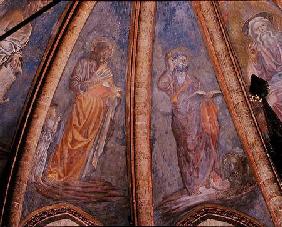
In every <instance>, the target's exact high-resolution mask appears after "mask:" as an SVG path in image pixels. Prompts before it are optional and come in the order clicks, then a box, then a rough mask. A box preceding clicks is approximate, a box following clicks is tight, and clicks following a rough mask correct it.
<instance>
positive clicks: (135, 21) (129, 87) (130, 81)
mask: <svg viewBox="0 0 282 227" xmlns="http://www.w3.org/2000/svg"><path fill="white" fill-rule="evenodd" d="M140 5H141V3H140V1H134V2H133V3H132V9H131V15H130V18H131V23H130V32H129V45H128V66H127V81H126V113H125V119H126V141H127V146H126V150H127V163H128V178H129V179H130V180H129V191H130V195H131V196H130V210H131V220H130V221H131V224H134V225H137V208H136V187H135V186H136V185H135V169H134V166H135V160H134V157H135V154H134V152H135V150H134V140H133V139H132V138H133V136H134V86H135V71H136V53H137V34H138V26H139V15H140Z"/></svg>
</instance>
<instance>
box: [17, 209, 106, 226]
mask: <svg viewBox="0 0 282 227" xmlns="http://www.w3.org/2000/svg"><path fill="white" fill-rule="evenodd" d="M60 219H70V220H71V221H73V222H75V223H77V224H78V225H79V226H103V224H102V222H100V221H99V220H98V219H96V218H94V217H93V216H91V215H90V214H88V213H86V212H84V211H83V210H81V209H80V208H78V207H76V206H74V205H71V204H66V203H60V204H54V205H51V206H46V207H43V208H40V209H38V210H35V211H33V212H32V213H30V214H29V215H28V216H27V217H26V218H25V220H23V221H22V222H21V224H20V226H24V227H36V226H45V225H47V224H49V223H52V222H54V221H57V220H60Z"/></svg>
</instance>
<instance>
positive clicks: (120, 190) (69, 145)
mask: <svg viewBox="0 0 282 227" xmlns="http://www.w3.org/2000/svg"><path fill="white" fill-rule="evenodd" d="M130 9H131V7H130V3H129V2H99V3H97V5H96V6H95V8H94V9H93V12H92V13H91V14H90V16H89V18H88V20H87V22H86V25H85V26H84V28H83V30H82V32H81V34H80V36H79V39H78V41H77V43H76V44H75V47H74V49H73V52H72V54H71V56H70V58H69V60H68V63H67V66H66V68H65V71H64V73H63V75H62V77H61V80H60V83H59V85H58V87H57V90H56V92H55V95H54V97H53V100H52V103H51V106H50V108H49V110H48V114H47V118H46V121H45V124H44V127H43V130H42V133H41V138H40V141H39V143H38V145H37V151H36V156H35V158H34V168H33V170H32V172H31V176H30V179H29V184H28V189H27V191H26V194H25V202H24V210H23V214H22V219H24V218H25V217H26V216H27V215H28V214H29V213H30V212H32V211H34V210H36V209H38V208H41V207H44V206H46V205H50V204H55V203H59V202H60V203H70V204H73V205H75V206H78V207H80V208H81V209H83V210H84V211H86V212H88V213H89V214H91V215H93V216H94V217H97V218H98V219H99V220H100V221H101V222H102V223H103V224H106V225H128V220H129V219H128V217H129V196H128V179H127V168H126V144H125V141H126V139H125V128H124V127H125V126H124V124H125V82H126V67H127V47H128V33H129V23H130Z"/></svg>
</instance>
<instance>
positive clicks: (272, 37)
mask: <svg viewBox="0 0 282 227" xmlns="http://www.w3.org/2000/svg"><path fill="white" fill-rule="evenodd" d="M278 41H279V40H278V38H277V33H276V32H275V31H271V30H269V31H266V32H264V33H262V34H260V35H258V37H257V39H256V42H257V43H258V44H259V45H261V46H263V47H265V48H267V49H271V50H273V51H275V50H276V48H277V44H278Z"/></svg>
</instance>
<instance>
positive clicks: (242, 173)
mask: <svg viewBox="0 0 282 227" xmlns="http://www.w3.org/2000/svg"><path fill="white" fill-rule="evenodd" d="M155 32H156V34H155V43H154V61H153V109H152V111H153V112H152V121H153V124H152V130H153V181H154V182H153V189H154V190H153V192H154V204H155V209H156V210H155V223H156V224H160V225H167V224H174V223H175V222H177V221H178V220H179V219H181V217H183V215H184V214H185V213H186V212H187V211H188V210H189V209H190V208H191V207H193V206H195V205H197V204H202V203H205V202H209V203H216V204H221V205H224V206H226V207H230V208H233V209H236V210H239V211H241V212H244V213H246V214H248V215H250V216H252V217H255V218H257V219H258V220H259V221H260V222H261V223H263V224H266V225H267V226H272V222H271V219H270V216H269V214H268V212H267V210H266V207H265V202H264V200H263V198H262V195H261V192H260V191H259V189H258V186H257V185H256V183H255V180H254V177H253V174H252V172H251V170H250V167H249V165H248V161H247V157H246V155H245V153H244V151H243V150H242V146H241V143H240V141H239V138H238V136H237V133H236V131H235V128H234V126H233V123H232V120H231V118H230V115H229V112H228V110H227V107H226V104H225V102H224V99H223V96H222V93H221V91H220V89H219V86H218V84H217V81H216V76H215V73H214V71H213V68H212V65H211V63H210V61H209V58H208V55H207V51H206V49H205V46H204V43H203V41H202V39H201V33H200V30H199V25H198V23H197V20H196V17H195V15H194V12H193V9H192V7H191V5H190V3H187V2H159V3H158V8H157V19H156V30H155Z"/></svg>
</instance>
